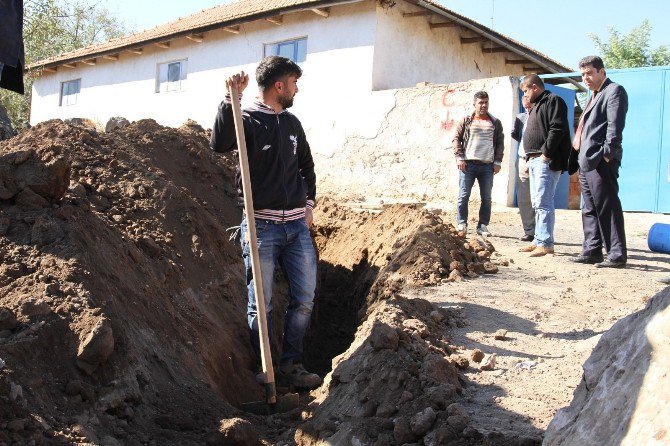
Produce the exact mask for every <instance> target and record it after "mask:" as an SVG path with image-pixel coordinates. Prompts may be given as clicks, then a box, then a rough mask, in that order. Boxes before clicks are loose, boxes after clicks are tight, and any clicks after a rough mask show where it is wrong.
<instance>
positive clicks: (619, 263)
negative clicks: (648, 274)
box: [596, 259, 626, 268]
mask: <svg viewBox="0 0 670 446" xmlns="http://www.w3.org/2000/svg"><path fill="white" fill-rule="evenodd" d="M625 267H626V261H625V260H616V261H614V260H610V259H607V260H605V261H604V262H600V263H596V268H625Z"/></svg>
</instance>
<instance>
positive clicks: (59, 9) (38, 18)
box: [0, 0, 128, 128]
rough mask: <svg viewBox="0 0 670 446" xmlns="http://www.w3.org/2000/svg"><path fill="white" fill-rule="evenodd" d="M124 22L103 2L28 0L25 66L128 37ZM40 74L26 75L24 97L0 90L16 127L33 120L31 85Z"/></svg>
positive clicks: (24, 37) (1, 99) (25, 20)
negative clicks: (106, 41) (124, 36)
mask: <svg viewBox="0 0 670 446" xmlns="http://www.w3.org/2000/svg"><path fill="white" fill-rule="evenodd" d="M127 32H128V30H127V29H126V27H125V25H124V24H123V22H122V21H121V20H120V19H119V18H118V17H116V16H115V15H114V14H112V13H110V12H109V10H108V9H107V8H106V7H105V6H104V5H103V2H102V1H99V2H97V3H92V2H90V1H89V2H87V1H85V0H25V1H24V17H23V42H24V45H25V50H26V66H30V65H31V64H33V63H35V62H38V61H40V60H43V59H46V58H48V57H52V56H57V55H59V54H62V53H66V52H69V51H73V50H76V49H78V48H82V47H85V46H88V45H91V44H94V43H97V42H102V41H105V40H108V39H113V38H116V37H120V36H122V35H124V34H126V33H127ZM37 75H39V73H35V72H30V73H26V75H25V77H24V83H25V87H26V94H25V96H21V95H18V94H15V93H12V92H10V91H8V90H2V89H0V102H1V103H2V105H3V106H4V107H5V108H6V109H7V113H8V115H9V117H10V119H11V121H12V124H13V125H14V127H16V128H20V127H23V126H25V125H26V124H27V123H28V121H29V119H30V101H31V93H32V91H31V90H32V84H33V81H34V78H35V76H37Z"/></svg>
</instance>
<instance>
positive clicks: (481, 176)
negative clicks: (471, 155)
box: [457, 161, 493, 227]
mask: <svg viewBox="0 0 670 446" xmlns="http://www.w3.org/2000/svg"><path fill="white" fill-rule="evenodd" d="M458 173H459V175H458V186H459V191H458V216H457V219H458V223H459V224H460V223H466V224H467V222H468V201H469V200H470V193H471V192H472V186H473V185H474V184H475V180H477V182H478V183H479V196H480V197H481V200H482V204H481V206H480V207H479V222H477V227H479V226H480V225H488V224H489V222H490V221H491V191H492V190H493V163H491V164H481V163H474V162H472V161H466V162H465V172H463V171H461V170H459V171H458Z"/></svg>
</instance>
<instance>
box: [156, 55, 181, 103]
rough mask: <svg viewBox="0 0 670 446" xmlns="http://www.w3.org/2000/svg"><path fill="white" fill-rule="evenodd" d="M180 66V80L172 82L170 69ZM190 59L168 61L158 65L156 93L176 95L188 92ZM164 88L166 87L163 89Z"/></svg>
mask: <svg viewBox="0 0 670 446" xmlns="http://www.w3.org/2000/svg"><path fill="white" fill-rule="evenodd" d="M176 64H178V65H179V79H178V80H176V81H170V80H169V78H170V67H171V66H173V65H176ZM187 68H188V58H183V59H174V60H168V61H165V62H158V63H157V64H156V85H155V88H154V92H155V93H159V94H160V93H174V92H179V91H184V90H186V80H187V78H188V72H187ZM162 69H164V76H165V79H164V80H163V78H162V74H163V73H162ZM163 86H164V87H163Z"/></svg>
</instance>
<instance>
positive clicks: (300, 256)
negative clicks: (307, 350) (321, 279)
mask: <svg viewBox="0 0 670 446" xmlns="http://www.w3.org/2000/svg"><path fill="white" fill-rule="evenodd" d="M240 232H241V235H242V255H243V257H244V266H245V268H246V276H247V295H248V298H249V302H248V305H247V320H248V323H249V329H250V333H251V344H252V347H253V348H254V352H255V353H256V354H257V358H260V347H259V341H258V319H257V311H256V296H255V293H254V284H253V274H252V271H251V256H250V254H249V243H248V242H247V241H246V238H247V220H246V219H243V220H242V225H241V231H240ZM256 238H257V239H258V257H259V259H260V265H261V275H262V280H263V295H264V297H265V308H266V313H267V318H268V332H269V335H270V339H271V340H272V339H273V337H274V336H273V330H272V317H271V311H272V284H273V282H274V276H275V274H274V272H275V266H276V265H277V263H279V265H280V266H281V268H282V270H283V272H284V276H285V277H286V280H287V281H288V285H289V303H288V307H287V309H286V318H285V320H284V339H283V342H282V354H281V357H280V359H279V365H286V364H292V363H293V362H294V361H295V362H299V360H300V357H301V356H302V352H303V338H304V337H305V333H306V332H307V328H308V327H309V321H310V318H311V315H312V307H313V306H314V303H313V301H314V291H315V289H316V251H315V250H314V245H313V244H312V237H311V235H310V233H309V229H308V228H307V223H306V221H305V219H304V218H302V219H300V220H294V221H289V222H286V223H275V222H272V221H270V220H260V219H257V220H256Z"/></svg>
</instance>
